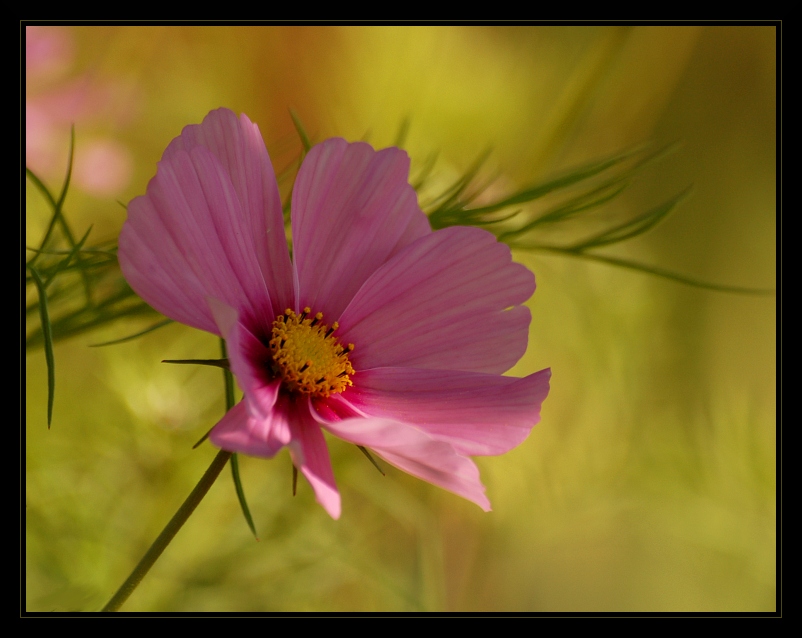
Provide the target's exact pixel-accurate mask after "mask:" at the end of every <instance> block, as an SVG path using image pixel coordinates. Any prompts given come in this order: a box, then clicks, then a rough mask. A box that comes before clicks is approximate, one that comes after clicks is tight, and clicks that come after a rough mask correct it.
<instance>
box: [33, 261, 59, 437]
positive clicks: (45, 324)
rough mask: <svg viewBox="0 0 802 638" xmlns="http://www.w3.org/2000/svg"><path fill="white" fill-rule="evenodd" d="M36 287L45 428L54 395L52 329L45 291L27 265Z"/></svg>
mask: <svg viewBox="0 0 802 638" xmlns="http://www.w3.org/2000/svg"><path fill="white" fill-rule="evenodd" d="M29 270H30V271H31V275H32V276H33V280H34V282H36V289H37V291H38V293H39V316H40V319H41V322H42V334H43V335H44V340H45V362H46V363H47V429H48V430H49V429H50V423H51V421H52V420H53V401H54V399H55V396H56V359H55V357H54V355H53V331H52V328H51V326H50V313H49V312H48V309H47V292H46V291H45V285H44V283H43V282H42V279H41V277H40V276H39V273H38V272H37V271H36V268H33V267H29Z"/></svg>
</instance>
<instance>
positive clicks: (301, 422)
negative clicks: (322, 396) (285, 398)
mask: <svg viewBox="0 0 802 638" xmlns="http://www.w3.org/2000/svg"><path fill="white" fill-rule="evenodd" d="M290 411H291V413H292V417H291V419H290V431H291V433H292V443H291V444H290V455H291V456H292V462H293V463H294V464H295V467H297V468H298V469H299V470H300V471H301V474H303V475H304V476H305V477H306V480H307V481H309V483H310V485H311V486H312V489H313V490H314V491H315V498H316V499H317V502H318V503H320V504H321V505H322V506H323V509H325V510H326V511H327V512H328V513H329V516H331V517H332V518H333V519H335V520H336V519H338V518H340V493H339V492H338V491H337V484H336V483H335V482H334V472H333V470H332V469H331V458H330V457H329V449H328V447H327V446H326V439H325V438H323V432H321V430H320V424H319V423H318V422H317V421H316V420H315V419H314V418H312V415H311V414H310V412H309V403H308V401H304V400H299V401H297V402H296V401H290Z"/></svg>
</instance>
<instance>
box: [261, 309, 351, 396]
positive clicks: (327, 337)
mask: <svg viewBox="0 0 802 638" xmlns="http://www.w3.org/2000/svg"><path fill="white" fill-rule="evenodd" d="M311 315H312V309H311V308H309V307H306V308H304V309H303V313H302V314H300V315H297V314H295V312H293V311H292V310H291V309H290V308H287V310H286V311H285V312H284V314H283V315H279V316H278V318H277V319H276V320H275V321H274V322H273V332H272V338H271V339H270V351H271V352H272V353H273V363H274V365H275V368H276V372H277V373H278V374H279V375H280V376H281V378H282V379H283V381H284V383H285V385H286V387H287V389H288V390H290V391H292V392H300V393H303V394H314V395H317V396H323V397H327V396H329V395H332V394H337V393H339V392H342V391H343V390H345V389H346V388H347V387H348V386H349V385H353V383H352V382H351V378H350V377H351V375H352V374H354V368H353V367H352V366H351V362H350V361H349V360H348V355H349V354H350V353H351V352H352V351H353V349H354V344H353V343H349V344H348V345H347V346H343V345H341V344H340V342H339V341H338V340H337V337H335V336H333V334H332V333H334V331H336V330H337V328H339V324H338V323H337V322H336V321H335V322H334V323H333V324H331V327H329V326H327V325H326V324H324V323H323V313H322V312H319V313H317V314H316V315H314V316H311Z"/></svg>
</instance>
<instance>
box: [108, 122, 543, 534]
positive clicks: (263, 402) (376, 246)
mask: <svg viewBox="0 0 802 638" xmlns="http://www.w3.org/2000/svg"><path fill="white" fill-rule="evenodd" d="M408 175H409V158H408V156H407V154H406V153H405V152H404V151H402V150H400V149H397V148H388V149H384V150H381V151H375V150H374V149H373V148H372V147H370V146H369V145H368V144H365V143H353V144H349V143H347V142H346V141H345V140H343V139H338V138H333V139H329V140H326V141H324V142H322V143H321V144H318V145H317V146H315V147H313V148H312V149H311V150H310V151H309V153H308V154H307V156H306V158H305V159H304V161H303V164H302V166H301V168H300V170H299V172H298V176H297V178H296V181H295V185H294V188H293V193H292V212H291V216H292V258H291V257H290V251H289V249H288V246H287V240H286V237H285V232H284V223H283V217H282V207H281V201H280V199H279V191H278V186H277V184H276V178H275V174H274V172H273V168H272V166H271V163H270V159H269V157H268V154H267V150H266V149H265V145H264V142H263V141H262V137H261V135H260V133H259V129H258V128H257V126H256V125H255V124H253V123H252V122H251V121H250V120H249V119H248V118H247V117H246V116H245V115H242V116H240V117H239V118H237V117H236V115H235V114H234V113H232V112H231V111H229V110H226V109H219V110H216V111H212V112H211V113H209V115H207V116H206V118H205V119H204V120H203V123H202V124H200V125H192V126H187V127H186V128H184V130H183V131H182V133H181V135H180V136H179V137H177V138H175V139H174V140H173V141H172V142H171V143H170V145H169V146H168V147H167V149H166V150H165V152H164V155H163V156H162V159H161V162H159V165H158V170H157V172H156V176H155V177H154V178H153V179H152V180H151V181H150V183H149V184H148V187H147V193H146V194H145V195H143V196H141V197H137V198H135V199H134V200H132V201H131V203H130V204H129V206H128V219H127V221H126V223H125V225H124V227H123V230H122V233H121V235H120V241H119V260H120V265H121V267H122V271H123V274H124V275H125V277H126V279H127V280H128V282H129V283H130V285H131V287H132V288H133V289H134V290H135V291H136V292H137V293H138V294H139V295H140V296H141V297H142V298H143V299H145V301H147V302H148V303H149V304H150V305H152V306H153V307H154V308H155V309H156V310H158V311H159V312H161V313H163V314H164V315H166V316H168V317H170V318H172V319H174V320H176V321H179V322H181V323H184V324H187V325H190V326H194V327H196V328H199V329H201V330H205V331H207V332H211V333H213V334H216V335H220V336H222V337H223V338H224V339H225V340H226V343H227V346H228V354H229V364H230V367H231V371H232V372H233V374H234V376H235V377H236V379H237V382H238V384H239V386H240V388H241V389H242V391H243V395H244V397H243V399H242V401H241V402H240V403H238V404H237V405H236V406H234V408H232V409H231V410H230V411H229V412H228V413H227V414H226V415H225V416H224V417H223V418H222V420H221V421H220V422H219V423H218V424H217V425H216V426H215V428H214V429H213V430H212V432H211V435H210V440H211V441H212V443H213V444H214V445H216V446H218V447H220V448H222V449H225V450H229V451H232V452H239V453H244V454H249V455H253V456H259V457H268V458H269V457H272V456H274V455H275V454H276V453H277V452H278V451H279V450H281V449H282V448H283V447H285V446H287V447H288V448H289V452H290V455H291V458H292V461H293V463H294V465H295V466H296V467H297V468H298V469H299V470H300V472H301V473H302V474H303V475H304V476H305V477H306V478H307V480H308V481H309V483H310V484H311V485H312V487H313V489H314V492H315V496H316V498H317V500H318V502H319V503H320V504H321V505H322V506H323V507H324V508H325V510H326V511H327V512H328V513H329V514H330V515H331V516H332V517H334V518H338V517H339V515H340V495H339V492H338V491H337V487H336V484H335V480H334V473H333V471H332V466H331V460H330V457H329V453H328V448H327V446H326V442H325V439H324V435H323V430H327V431H328V432H330V433H331V434H333V435H335V436H337V437H339V438H341V439H343V440H345V441H349V442H351V443H354V444H356V445H359V446H365V447H367V448H370V449H371V450H373V451H374V452H375V453H376V454H378V455H379V456H380V457H382V458H384V459H385V460H386V461H387V462H389V463H391V464H392V465H394V466H396V467H398V468H400V469H401V470H403V471H405V472H408V473H409V474H412V475H414V476H417V477H419V478H421V479H423V480H425V481H428V482H430V483H433V484H434V485H438V486H440V487H443V488H445V489H447V490H450V491H451V492H454V493H455V494H458V495H460V496H463V497H464V498H466V499H468V500H470V501H473V502H474V503H476V504H477V505H479V506H480V507H482V508H483V509H484V510H489V509H490V502H489V501H488V499H487V497H486V496H485V488H484V486H483V485H482V483H481V482H480V479H479V471H478V468H477V467H476V465H475V464H474V462H473V460H471V458H470V457H471V456H476V455H497V454H502V453H504V452H507V451H508V450H510V449H512V448H513V447H515V446H517V445H518V444H519V443H521V442H522V441H523V440H524V439H525V438H526V437H527V436H528V434H529V432H530V430H531V429H532V427H533V426H534V425H535V424H536V423H537V422H538V421H539V419H540V405H541V403H542V402H543V400H544V399H545V397H546V395H547V394H548V390H549V376H550V371H549V370H542V371H540V372H537V373H535V374H532V375H530V376H527V377H525V378H513V377H506V376H502V374H501V373H503V372H504V371H506V370H508V369H509V368H510V367H511V366H512V365H514V364H515V363H516V362H517V361H518V359H519V358H520V357H521V356H522V355H523V353H524V351H525V350H526V345H527V337H528V327H529V322H530V314H529V310H528V309H527V308H526V307H524V306H523V305H522V304H523V303H524V302H525V301H526V300H527V299H528V298H529V297H530V296H531V295H532V293H533V292H534V290H535V280H534V276H533V275H532V273H531V272H529V271H528V270H527V269H526V268H524V267H523V266H521V265H519V264H515V263H513V262H512V258H511V254H510V250H509V248H508V247H507V246H505V245H503V244H500V243H499V242H497V241H496V239H495V237H494V236H493V235H492V234H490V233H488V232H486V231H484V230H480V229H478V228H468V227H451V228H446V229H443V230H438V231H435V232H433V231H432V230H431V227H430V225H429V222H428V218H427V217H426V215H425V214H424V213H423V212H422V211H421V210H420V208H419V207H418V204H417V197H416V194H415V191H414V189H413V188H412V187H411V186H410V185H409V183H408Z"/></svg>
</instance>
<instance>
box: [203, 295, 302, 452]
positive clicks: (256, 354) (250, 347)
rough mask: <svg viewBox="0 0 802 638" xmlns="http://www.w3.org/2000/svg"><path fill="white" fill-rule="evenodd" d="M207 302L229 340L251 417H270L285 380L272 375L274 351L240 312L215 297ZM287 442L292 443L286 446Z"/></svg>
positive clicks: (230, 354)
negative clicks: (259, 337) (244, 322)
mask: <svg viewBox="0 0 802 638" xmlns="http://www.w3.org/2000/svg"><path fill="white" fill-rule="evenodd" d="M206 301H207V303H208V304H209V308H210V309H211V311H212V314H213V315H214V319H215V322H216V323H217V327H218V328H219V330H220V334H221V335H222V336H223V338H224V339H225V340H226V349H227V351H228V360H229V366H230V368H231V372H232V374H233V375H234V376H235V377H236V379H237V383H238V384H239V387H240V388H242V391H243V392H244V393H245V400H246V403H247V404H248V408H249V411H250V412H249V413H250V415H251V416H253V417H254V418H267V417H269V416H270V414H271V412H272V410H273V405H274V404H275V402H276V395H277V394H278V391H279V388H280V386H281V379H276V378H273V376H272V375H271V374H270V372H269V367H268V365H267V364H268V362H269V361H270V360H271V358H272V355H271V353H270V350H269V349H268V348H267V347H266V346H265V345H264V344H263V343H262V341H261V340H260V339H258V338H257V337H256V336H255V335H254V334H253V332H251V331H250V330H249V329H248V328H247V327H246V326H245V325H244V324H243V323H241V322H240V320H239V316H238V315H237V311H236V310H234V309H233V308H231V307H230V306H227V305H226V304H224V303H223V302H222V301H219V300H217V299H213V298H211V297H209V298H207V300H206ZM287 441H289V439H287V440H286V441H284V443H287Z"/></svg>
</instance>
